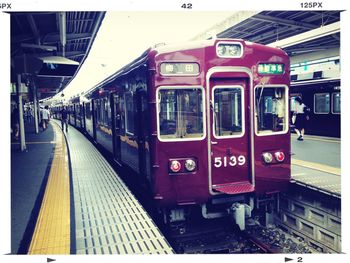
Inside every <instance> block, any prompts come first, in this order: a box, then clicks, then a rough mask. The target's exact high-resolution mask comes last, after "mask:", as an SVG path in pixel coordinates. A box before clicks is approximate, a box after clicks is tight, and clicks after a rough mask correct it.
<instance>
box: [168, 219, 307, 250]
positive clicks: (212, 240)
mask: <svg viewBox="0 0 350 263" xmlns="http://www.w3.org/2000/svg"><path fill="white" fill-rule="evenodd" d="M180 232H181V233H180ZM166 236H167V239H168V241H169V242H170V243H171V245H172V247H173V248H174V250H175V251H176V253H179V254H265V253H266V254H281V253H312V252H313V251H312V249H311V248H310V247H309V246H308V245H307V244H305V243H304V242H303V241H301V240H298V239H296V238H293V237H292V236H290V235H289V234H287V233H285V232H283V231H282V230H281V229H279V228H277V227H275V226H269V227H268V228H266V227H263V226H260V225H254V226H249V227H247V230H245V231H240V230H239V229H238V228H236V227H235V226H234V225H233V223H232V222H231V221H230V220H229V219H228V218H223V219H219V220H210V221H205V220H202V221H196V222H192V224H188V225H186V227H185V226H181V225H179V226H177V228H175V229H174V230H173V232H172V233H169V234H168V235H166Z"/></svg>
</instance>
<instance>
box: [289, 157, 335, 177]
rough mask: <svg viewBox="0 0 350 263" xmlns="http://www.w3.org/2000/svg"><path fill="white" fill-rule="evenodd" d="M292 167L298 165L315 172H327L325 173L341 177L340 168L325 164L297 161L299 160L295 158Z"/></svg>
mask: <svg viewBox="0 0 350 263" xmlns="http://www.w3.org/2000/svg"><path fill="white" fill-rule="evenodd" d="M292 165H298V166H302V167H306V168H310V169H313V170H318V171H321V172H325V173H330V174H335V175H339V176H340V175H341V169H340V168H336V167H332V166H328V165H325V164H320V163H313V162H307V161H302V160H297V159H294V158H293V159H292Z"/></svg>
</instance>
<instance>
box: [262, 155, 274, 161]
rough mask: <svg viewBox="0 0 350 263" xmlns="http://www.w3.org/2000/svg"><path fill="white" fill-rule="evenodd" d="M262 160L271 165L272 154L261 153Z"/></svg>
mask: <svg viewBox="0 0 350 263" xmlns="http://www.w3.org/2000/svg"><path fill="white" fill-rule="evenodd" d="M262 156H263V159H264V162H265V163H271V162H272V160H273V157H272V154H271V153H263V155H262Z"/></svg>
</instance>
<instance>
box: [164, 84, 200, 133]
mask: <svg viewBox="0 0 350 263" xmlns="http://www.w3.org/2000/svg"><path fill="white" fill-rule="evenodd" d="M202 93H203V92H202V89H200V88H195V89H187V88H186V89H185V88H181V89H168V88H167V89H160V90H159V91H158V111H159V124H158V125H159V135H160V138H161V139H170V140H173V139H196V138H197V139H198V138H202V137H203V136H204V132H203V95H202Z"/></svg>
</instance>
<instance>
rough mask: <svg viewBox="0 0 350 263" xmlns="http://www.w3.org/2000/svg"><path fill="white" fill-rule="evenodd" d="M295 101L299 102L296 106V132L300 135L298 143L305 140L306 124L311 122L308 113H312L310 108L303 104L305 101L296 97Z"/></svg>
mask: <svg viewBox="0 0 350 263" xmlns="http://www.w3.org/2000/svg"><path fill="white" fill-rule="evenodd" d="M295 101H296V102H297V103H296V104H295V112H294V114H296V119H295V129H294V130H295V132H296V133H297V135H298V139H297V140H298V141H303V140H304V133H305V124H306V121H307V120H309V115H308V112H309V111H310V110H309V108H308V107H306V105H305V104H304V103H303V100H302V98H301V97H296V98H295Z"/></svg>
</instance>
